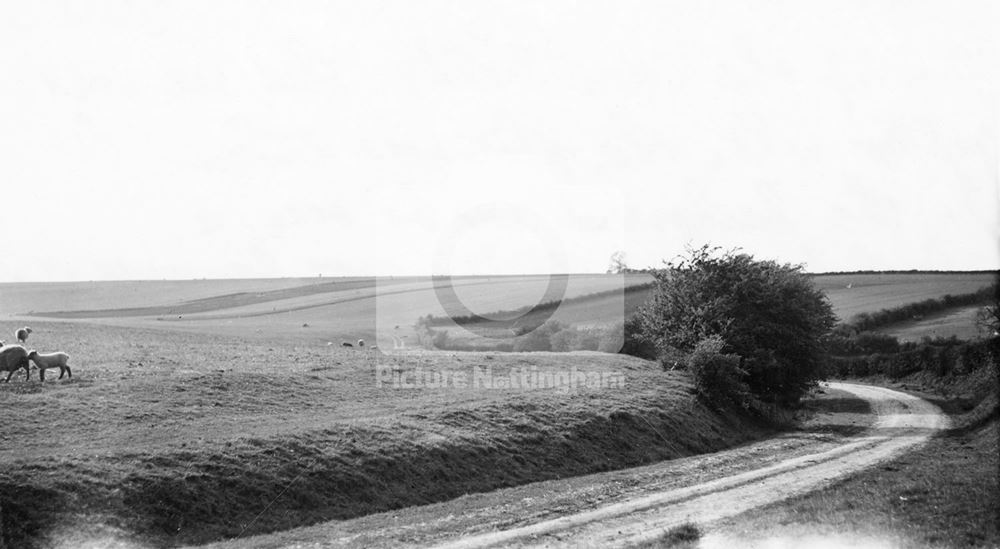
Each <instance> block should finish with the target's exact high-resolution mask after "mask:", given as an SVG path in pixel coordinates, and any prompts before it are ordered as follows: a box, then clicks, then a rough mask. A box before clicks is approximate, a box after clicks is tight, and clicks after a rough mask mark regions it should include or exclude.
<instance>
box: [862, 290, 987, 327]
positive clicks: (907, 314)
mask: <svg viewBox="0 0 1000 549" xmlns="http://www.w3.org/2000/svg"><path fill="white" fill-rule="evenodd" d="M995 292H996V289H995V288H994V286H987V287H985V288H981V289H979V290H978V291H975V292H972V293H968V294H960V295H950V294H949V295H946V296H944V297H941V298H938V299H925V300H923V301H918V302H916V303H910V304H908V305H901V306H899V307H893V308H891V309H882V310H881V311H877V312H874V313H860V314H858V315H856V316H854V318H852V319H851V321H850V322H849V323H847V326H849V327H851V328H853V329H854V330H857V331H859V332H865V331H869V330H875V329H878V328H884V327H886V326H888V325H890V324H895V323H897V322H904V321H907V320H913V319H914V318H915V317H922V316H926V315H929V314H934V313H939V312H941V311H945V310H947V309H953V308H956V307H967V306H969V305H981V304H986V303H989V302H990V300H991V299H992V298H993V297H994V294H995Z"/></svg>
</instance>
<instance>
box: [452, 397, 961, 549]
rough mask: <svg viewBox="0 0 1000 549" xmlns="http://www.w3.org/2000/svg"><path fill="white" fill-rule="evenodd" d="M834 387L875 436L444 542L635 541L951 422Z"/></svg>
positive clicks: (880, 453)
mask: <svg viewBox="0 0 1000 549" xmlns="http://www.w3.org/2000/svg"><path fill="white" fill-rule="evenodd" d="M830 386H831V388H834V389H840V390H844V391H848V392H850V393H853V394H855V395H857V396H858V397H859V398H862V399H864V400H867V401H869V402H870V403H871V405H872V407H873V409H874V410H875V411H876V412H877V413H878V416H879V419H878V421H877V422H876V424H875V426H874V428H873V429H872V430H871V432H870V433H868V434H866V435H864V436H861V437H856V438H854V439H851V440H850V441H849V442H846V443H845V444H843V445H841V446H838V447H836V448H833V449H831V450H827V451H824V452H821V453H817V454H809V455H805V456H800V457H797V458H793V459H789V460H786V461H782V462H780V463H777V464H774V465H771V466H768V467H764V468H761V469H757V470H754V471H748V472H745V473H741V474H737V475H733V476H728V477H725V478H721V479H718V480H715V481H711V482H707V483H702V484H698V485H695V486H690V487H687V488H681V489H677V490H671V491H668V492H661V493H657V494H652V495H649V496H646V497H642V498H638V499H634V500H630V501H625V502H621V503H616V504H612V505H608V506H606V507H602V508H600V509H595V510H593V511H588V512H584V513H579V514H575V515H569V516H565V517H560V518H557V519H553V520H549V521H545V522H542V523H538V524H533V525H530V526H525V527H521V528H516V529H512V530H506V531H500V532H491V533H487V534H483V535H479V536H474V537H467V538H463V539H459V540H456V541H454V542H450V543H445V544H442V545H439V546H438V547H448V548H455V549H457V548H464V547H489V546H494V545H496V546H505V547H509V546H525V547H528V546H544V547H564V546H565V547H581V546H594V547H614V546H628V545H629V544H633V543H636V542H640V541H644V540H647V539H651V538H656V537H658V536H659V535H661V534H662V533H663V531H664V530H665V529H669V528H671V527H674V526H678V525H680V524H683V523H685V522H688V521H693V522H697V523H705V522H711V521H714V520H718V519H721V518H724V517H729V516H733V515H737V514H739V513H742V512H744V511H747V510H750V509H753V508H755V507H760V506H763V505H766V504H769V503H773V502H776V501H780V500H782V499H786V498H789V497H791V496H794V495H797V494H801V493H805V492H808V491H811V490H815V489H816V488H818V487H820V486H822V485H824V484H826V483H828V482H830V481H831V480H834V479H836V478H838V477H841V476H845V475H848V474H850V473H852V472H855V471H859V470H861V469H864V468H866V467H869V466H871V465H873V464H875V463H878V462H881V461H884V460H885V459H887V458H889V457H891V456H894V455H896V454H898V453H899V452H901V451H903V450H905V449H906V448H909V447H912V446H914V445H916V444H920V443H922V442H924V441H925V440H927V438H928V437H929V436H931V434H933V433H934V432H935V431H936V430H939V429H943V428H945V427H947V422H948V419H947V417H945V416H944V415H943V414H941V413H940V411H939V410H938V409H937V408H936V407H935V406H933V405H932V404H930V403H928V402H926V401H924V400H922V399H919V398H917V397H914V396H911V395H906V394H903V393H900V392H897V391H892V390H889V389H884V388H880V387H871V386H865V385H854V384H846V383H831V384H830Z"/></svg>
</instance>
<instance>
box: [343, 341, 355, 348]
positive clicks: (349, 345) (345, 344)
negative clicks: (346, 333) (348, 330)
mask: <svg viewBox="0 0 1000 549" xmlns="http://www.w3.org/2000/svg"><path fill="white" fill-rule="evenodd" d="M340 346H341V347H351V348H353V347H354V345H353V344H352V343H351V342H349V341H345V342H343V343H341V344H340Z"/></svg>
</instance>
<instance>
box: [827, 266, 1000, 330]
mask: <svg viewBox="0 0 1000 549" xmlns="http://www.w3.org/2000/svg"><path fill="white" fill-rule="evenodd" d="M995 279H996V278H995V275H993V274H989V273H987V274H923V273H914V274H886V275H877V274H865V275H821V276H817V277H815V278H814V280H815V282H816V285H817V287H819V288H820V289H821V290H823V291H824V292H826V295H827V297H829V298H830V303H832V304H833V309H834V312H835V313H837V316H839V317H840V318H841V319H842V320H850V319H851V317H853V316H854V315H857V314H859V313H867V312H874V311H878V310H881V309H888V308H892V307H898V306H900V305H905V304H907V303H914V302H917V301H923V300H925V299H932V298H940V297H944V296H945V295H947V294H952V295H958V294H967V293H972V292H975V291H976V290H978V289H980V288H983V287H985V286H989V285H990V284H992V283H993V281H994V280H995ZM848 286H851V287H850V288H848Z"/></svg>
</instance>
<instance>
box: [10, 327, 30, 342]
mask: <svg viewBox="0 0 1000 549" xmlns="http://www.w3.org/2000/svg"><path fill="white" fill-rule="evenodd" d="M30 333H31V328H29V327H27V326H25V327H24V328H21V329H19V330H18V331H16V332H14V336H15V337H17V342H18V343H24V342H25V341H27V340H28V334H30Z"/></svg>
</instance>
